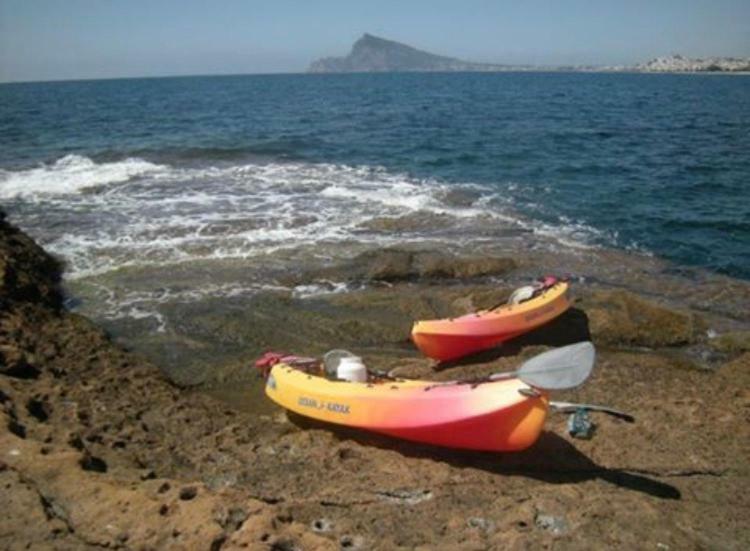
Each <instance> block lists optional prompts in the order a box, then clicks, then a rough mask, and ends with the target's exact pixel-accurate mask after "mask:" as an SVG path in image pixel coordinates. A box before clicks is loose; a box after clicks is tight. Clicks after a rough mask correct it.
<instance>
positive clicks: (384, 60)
mask: <svg viewBox="0 0 750 551" xmlns="http://www.w3.org/2000/svg"><path fill="white" fill-rule="evenodd" d="M459 71H473V72H499V71H604V72H618V71H623V72H625V71H630V72H649V73H694V72H695V73H697V72H722V73H726V72H750V58H748V57H745V58H734V57H710V58H705V59H696V58H688V57H683V56H681V55H672V56H668V57H657V58H655V59H653V60H651V61H648V62H646V63H640V64H637V65H632V66H625V65H622V66H592V65H573V66H539V65H503V64H493V63H477V62H472V61H463V60H460V59H456V58H453V57H446V56H441V55H436V54H432V53H429V52H425V51H423V50H418V49H417V48H414V47H412V46H408V45H407V44H402V43H401V42H395V41H393V40H387V39H385V38H380V37H377V36H373V35H371V34H368V33H365V34H364V35H363V36H362V37H361V38H360V39H359V40H357V41H356V42H355V43H354V45H353V46H352V49H351V51H350V52H349V54H348V55H347V56H345V57H324V58H322V59H318V60H316V61H313V62H312V63H311V64H310V67H309V68H308V72H310V73H385V72H459Z"/></svg>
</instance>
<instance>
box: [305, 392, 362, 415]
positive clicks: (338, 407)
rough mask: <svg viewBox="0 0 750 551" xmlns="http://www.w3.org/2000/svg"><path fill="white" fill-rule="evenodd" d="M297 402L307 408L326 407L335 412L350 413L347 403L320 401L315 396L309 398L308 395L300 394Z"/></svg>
mask: <svg viewBox="0 0 750 551" xmlns="http://www.w3.org/2000/svg"><path fill="white" fill-rule="evenodd" d="M297 404H299V405H300V406H302V407H306V408H312V409H325V410H328V411H332V412H334V413H343V414H344V415H348V414H349V406H348V405H347V404H338V403H336V402H324V401H322V400H321V401H320V402H319V401H317V400H316V399H315V398H308V397H306V396H300V397H299V400H297Z"/></svg>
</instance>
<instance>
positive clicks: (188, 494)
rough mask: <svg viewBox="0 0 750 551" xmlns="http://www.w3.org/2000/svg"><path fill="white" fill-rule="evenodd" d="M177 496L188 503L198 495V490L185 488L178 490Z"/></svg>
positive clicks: (193, 487)
mask: <svg viewBox="0 0 750 551" xmlns="http://www.w3.org/2000/svg"><path fill="white" fill-rule="evenodd" d="M179 495H180V499H181V500H183V501H190V500H191V499H194V498H195V496H197V495H198V488H196V487H195V486H185V487H184V488H180V494H179Z"/></svg>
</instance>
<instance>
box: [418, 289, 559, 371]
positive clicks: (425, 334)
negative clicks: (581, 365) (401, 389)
mask: <svg viewBox="0 0 750 551" xmlns="http://www.w3.org/2000/svg"><path fill="white" fill-rule="evenodd" d="M567 291H568V284H567V283H565V282H564V281H558V282H556V283H554V284H553V285H551V286H549V287H547V288H545V289H543V290H542V291H541V292H540V293H539V294H537V295H536V296H534V297H533V298H530V299H528V300H526V301H524V302H521V303H520V304H505V305H503V306H500V307H498V308H495V309H492V310H482V311H479V312H476V313H473V314H468V315H465V316H461V317H459V318H453V319H440V320H426V321H418V322H416V323H415V324H414V327H413V328H412V331H411V337H412V340H413V341H414V344H416V345H417V348H419V350H421V351H422V353H423V354H424V355H425V356H428V357H430V358H434V359H436V360H440V361H448V360H455V359H457V358H461V357H463V356H467V355H469V354H473V353H475V352H480V351H482V350H487V349H489V348H493V347H494V346H496V345H498V344H499V343H501V342H503V341H507V340H509V339H512V338H513V337H517V336H518V335H521V334H523V333H526V332H528V331H531V330H532V329H536V328H537V327H539V326H541V325H544V324H545V323H547V322H548V321H551V320H553V319H554V318H556V317H557V316H559V315H560V314H562V313H563V312H565V311H566V310H567V309H568V308H569V307H570V301H569V300H568V296H567Z"/></svg>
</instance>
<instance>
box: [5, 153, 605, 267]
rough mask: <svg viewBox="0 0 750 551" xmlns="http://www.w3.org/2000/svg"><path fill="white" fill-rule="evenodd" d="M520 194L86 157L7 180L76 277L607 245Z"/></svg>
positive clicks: (387, 174)
mask: <svg viewBox="0 0 750 551" xmlns="http://www.w3.org/2000/svg"><path fill="white" fill-rule="evenodd" d="M514 186H516V184H512V183H511V184H508V186H507V189H502V186H494V187H492V186H483V185H478V184H473V183H469V182H467V183H461V184H458V183H446V182H441V181H438V180H433V179H429V178H427V179H425V178H415V177H413V176H410V175H408V174H404V173H398V172H392V171H388V170H386V169H385V168H382V167H377V166H350V165H341V164H331V163H308V162H299V161H289V162H278V161H269V162H246V163H234V164H227V165H223V164H219V165H217V164H201V165H197V166H193V165H188V166H185V165H177V166H171V165H163V164H155V163H152V162H150V161H146V160H143V159H140V158H127V159H123V160H120V161H112V162H100V163H97V162H95V161H93V160H92V159H89V158H87V157H81V156H76V155H68V156H66V157H63V158H62V159H60V160H58V161H57V162H55V163H52V164H49V165H44V166H41V167H38V168H34V169H29V170H22V171H16V172H8V171H6V172H3V173H0V197H3V198H6V199H12V200H13V201H14V202H15V203H16V206H18V207H19V210H20V212H21V214H20V215H21V216H22V217H24V219H22V220H19V223H20V224H21V225H22V226H24V227H25V229H27V230H28V231H30V233H32V235H34V237H36V238H37V239H39V240H40V241H41V242H42V243H43V244H44V245H45V246H46V247H47V248H48V249H50V250H51V251H53V252H55V253H57V254H59V255H60V256H62V257H63V258H65V259H66V261H67V264H68V266H69V271H68V278H69V279H77V278H83V277H89V276H96V275H101V274H103V273H107V272H110V271H113V270H118V269H122V268H129V267H137V266H164V265H172V264H182V263H185V262H192V261H196V260H205V261H212V260H226V259H243V260H247V259H261V258H263V257H264V255H269V254H273V253H278V252H279V251H284V250H294V249H297V248H305V247H308V248H309V247H311V246H314V247H317V248H321V247H324V246H335V245H336V244H339V245H343V244H352V243H360V244H368V245H369V246H389V245H396V244H399V245H402V244H405V243H409V242H412V243H419V242H421V243H424V242H433V243H442V244H443V245H444V246H449V247H455V248H461V247H466V246H470V245H471V244H472V243H488V242H492V241H494V242H495V243H496V244H500V243H505V244H506V245H507V248H508V249H509V250H514V249H518V248H524V247H526V246H532V245H529V244H528V240H529V239H530V238H531V237H533V239H535V240H536V242H535V243H533V247H534V248H538V247H539V246H540V240H541V241H544V242H545V243H550V244H554V243H557V244H558V245H559V246H564V247H574V248H576V247H578V248H582V247H588V246H591V243H594V242H596V240H597V239H601V238H602V236H601V234H600V233H598V232H597V231H596V230H595V229H594V228H592V227H590V226H586V225H584V224H580V223H577V222H574V221H570V220H567V219H566V220H560V221H559V222H558V223H550V222H549V221H547V222H542V221H539V220H533V219H529V218H526V217H524V216H521V215H520V214H518V212H516V211H515V209H514V202H513V197H514V191H513V189H514ZM94 188H96V189H101V191H100V192H98V193H93V192H92V190H93V189H94ZM11 208H12V206H11ZM530 236H531V237H530Z"/></svg>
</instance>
